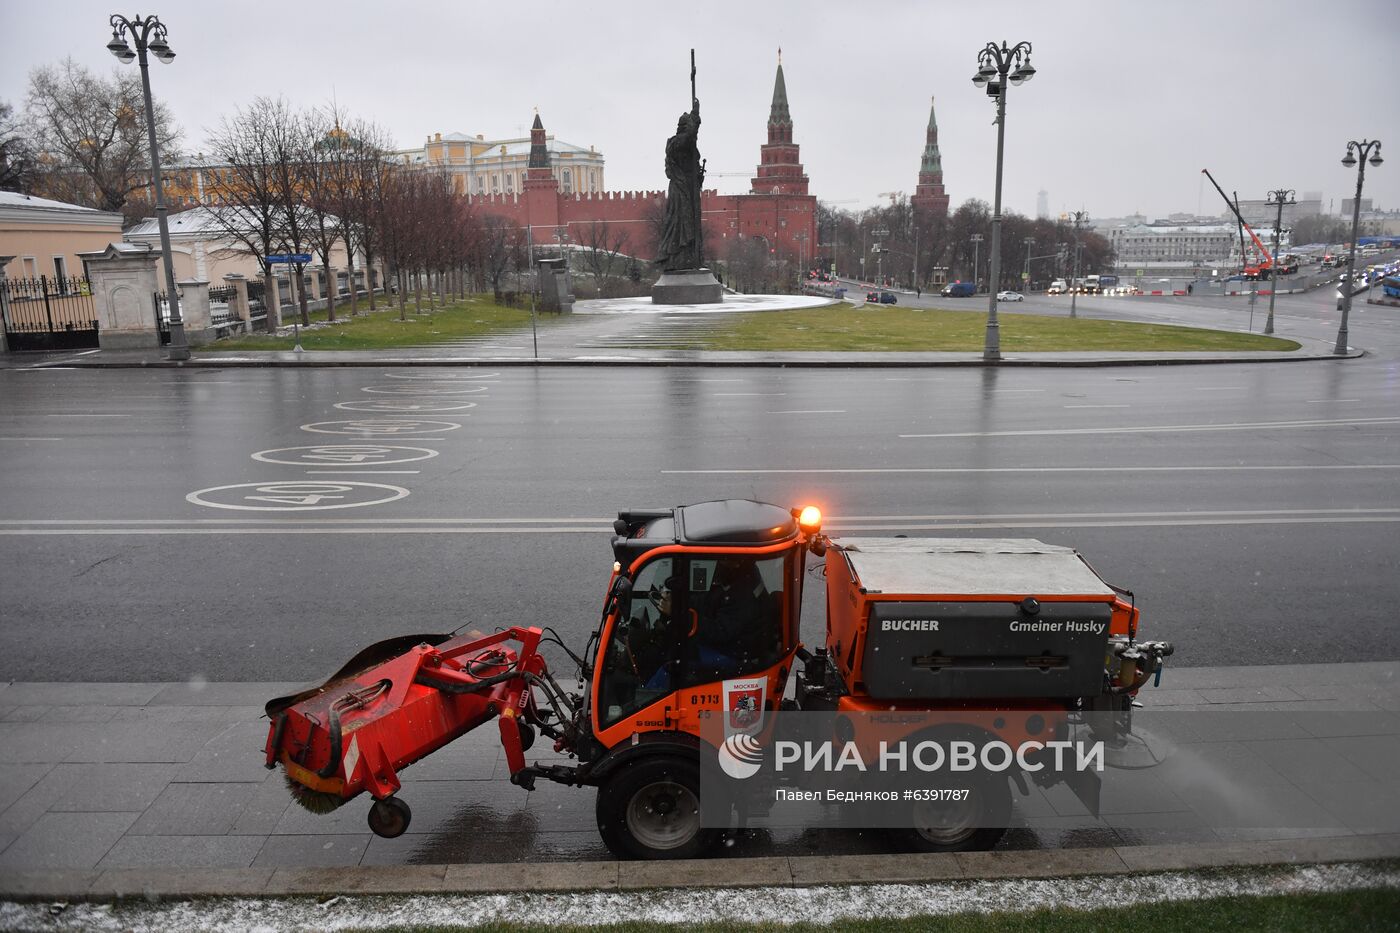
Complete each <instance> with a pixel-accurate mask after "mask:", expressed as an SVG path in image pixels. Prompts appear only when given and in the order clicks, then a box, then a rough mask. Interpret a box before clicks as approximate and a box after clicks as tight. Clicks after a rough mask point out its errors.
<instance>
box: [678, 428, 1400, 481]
mask: <svg viewBox="0 0 1400 933" xmlns="http://www.w3.org/2000/svg"><path fill="white" fill-rule="evenodd" d="M1384 436H1386V437H1388V436H1389V435H1384ZM1284 470H1298V471H1307V470H1400V463H1322V464H1298V465H1292V466H1290V465H1281V464H1265V465H1262V466H1239V465H1233V464H1232V465H1229V466H1113V467H1091V466H1086V467H845V468H843V467H811V468H786V467H783V468H778V469H732V470H660V471H659V472H661V473H672V474H701V475H703V474H711V473H713V474H715V475H719V476H724V475H729V474H739V475H744V474H769V473H771V474H775V475H783V474H804V473H815V474H821V473H834V474H841V473H1215V472H1220V473H1235V472H1239V473H1253V472H1264V471H1284Z"/></svg>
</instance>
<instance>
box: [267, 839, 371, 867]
mask: <svg viewBox="0 0 1400 933" xmlns="http://www.w3.org/2000/svg"><path fill="white" fill-rule="evenodd" d="M245 838H249V839H256V838H257V837H254V836H249V837H245ZM370 838H371V837H370V834H369V833H361V834H359V835H355V836H269V837H267V839H266V841H265V842H263V845H262V848H261V849H260V850H257V857H256V858H254V859H253V864H254V865H255V866H257V867H259V868H263V867H267V868H297V867H304V868H334V867H336V866H349V865H359V864H360V859H362V858H363V857H364V854H365V848H366V847H367V846H368V845H369V840H370Z"/></svg>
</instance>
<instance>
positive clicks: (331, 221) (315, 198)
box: [300, 108, 353, 321]
mask: <svg viewBox="0 0 1400 933" xmlns="http://www.w3.org/2000/svg"><path fill="white" fill-rule="evenodd" d="M301 124H302V127H301V131H302V135H303V139H302V142H303V144H304V145H305V152H304V154H303V157H302V161H301V182H302V184H301V188H302V190H301V192H300V194H301V206H302V214H303V218H304V221H305V227H306V238H307V240H308V241H309V242H310V244H311V247H312V249H314V250H315V252H316V253H317V254H318V255H319V256H320V257H321V268H322V270H324V272H325V276H326V320H327V321H334V320H335V295H336V291H337V290H338V284H337V281H336V276H335V275H334V274H333V272H334V270H333V268H332V266H331V258H332V255H333V254H334V252H335V248H336V246H337V245H338V244H339V243H341V242H342V241H343V240H345V229H344V225H343V223H342V220H341V218H340V216H339V214H338V213H337V211H338V210H339V207H340V195H341V192H342V191H343V190H344V189H345V184H344V183H343V182H342V181H341V180H340V178H339V177H338V176H340V175H341V174H342V173H343V172H345V171H346V170H347V169H348V168H349V166H348V164H347V160H346V159H345V157H344V154H343V153H342V152H341V150H342V149H344V148H347V147H348V143H347V134H346V133H345V131H344V130H342V129H341V128H340V115H339V113H338V112H337V111H336V110H335V109H334V108H332V109H331V110H329V111H320V110H311V111H309V112H307V113H305V114H303V115H302V117H301ZM346 252H349V247H348V246H347V248H346ZM352 282H353V280H352Z"/></svg>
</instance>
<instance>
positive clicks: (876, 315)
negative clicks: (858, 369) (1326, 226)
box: [676, 304, 1298, 352]
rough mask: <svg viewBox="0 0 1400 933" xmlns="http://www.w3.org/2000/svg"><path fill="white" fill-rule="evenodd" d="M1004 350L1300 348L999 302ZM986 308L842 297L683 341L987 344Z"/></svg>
mask: <svg viewBox="0 0 1400 933" xmlns="http://www.w3.org/2000/svg"><path fill="white" fill-rule="evenodd" d="M997 319H998V320H999V321H1000V324H1001V348H1002V350H1003V351H1012V352H1016V351H1020V352H1025V351H1032V350H1043V351H1052V350H1056V351H1064V350H1138V351H1154V350H1159V351H1161V350H1178V351H1179V350H1273V351H1289V350H1297V349H1298V344H1297V343H1295V342H1294V341H1292V340H1281V339H1279V338H1276V337H1264V336H1261V335H1258V334H1240V333H1232V332H1227V331H1216V330H1205V329H1202V328H1195V327H1173V326H1170V325H1166V324H1134V323H1128V322H1125V321H1097V320H1089V319H1086V318H1076V319H1073V320H1071V319H1069V318H1067V317H1044V316H1041V315H1032V314H1007V313H1005V312H1002V311H1000V310H999V312H998V315H997ZM986 323H987V315H986V312H985V311H944V310H928V311H925V310H922V309H915V308H878V309H876V308H856V309H853V308H851V307H850V306H849V305H845V304H838V305H832V306H828V307H822V308H811V309H804V310H798V311H767V312H755V313H752V314H732V315H729V314H727V315H724V316H723V317H716V318H715V319H714V326H713V327H711V328H710V329H709V330H708V333H706V334H705V335H703V336H697V337H696V338H695V340H694V341H693V342H685V343H684V344H680V343H678V344H677V347H676V348H677V349H706V350H963V351H973V350H981V349H982V346H983V340H984V338H985V333H986Z"/></svg>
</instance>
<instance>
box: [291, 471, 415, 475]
mask: <svg viewBox="0 0 1400 933" xmlns="http://www.w3.org/2000/svg"><path fill="white" fill-rule="evenodd" d="M306 472H307V473H333V474H338V475H344V474H346V473H366V474H382V473H405V474H415V475H416V474H418V473H421V472H422V471H421V470H307V471H306Z"/></svg>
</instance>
